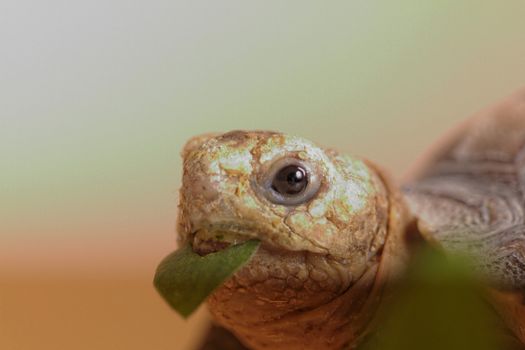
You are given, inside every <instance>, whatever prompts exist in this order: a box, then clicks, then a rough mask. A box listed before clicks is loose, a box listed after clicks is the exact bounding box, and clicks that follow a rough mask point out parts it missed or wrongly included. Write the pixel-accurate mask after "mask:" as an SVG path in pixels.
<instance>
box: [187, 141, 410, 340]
mask: <svg viewBox="0 0 525 350" xmlns="http://www.w3.org/2000/svg"><path fill="white" fill-rule="evenodd" d="M183 158H184V172H183V184H182V189H181V191H180V211H179V220H178V234H179V239H180V240H181V241H183V242H189V243H190V244H191V245H192V247H193V250H194V251H196V252H197V253H199V254H207V253H210V252H213V251H217V250H219V249H223V248H224V247H226V246H228V245H230V244H236V243H239V242H242V241H245V240H248V239H253V238H255V239H258V240H260V241H261V245H260V248H259V250H258V252H257V253H256V255H255V256H254V258H253V259H252V260H251V261H250V262H249V263H248V264H247V265H246V266H245V267H243V268H242V269H241V270H240V271H238V272H237V273H236V274H235V275H234V276H233V278H231V279H230V280H229V281H227V282H226V283H225V284H224V285H223V286H222V287H220V288H219V289H218V290H216V291H215V292H214V293H213V294H212V295H211V297H210V298H209V300H208V305H209V307H210V310H211V313H212V315H213V316H214V318H215V319H216V320H217V321H218V322H219V323H220V324H222V325H223V326H225V327H226V328H229V329H232V330H233V331H234V332H235V333H236V334H237V335H238V337H239V338H240V339H241V340H243V342H245V343H246V344H249V345H250V346H251V347H253V348H265V347H270V348H273V349H279V348H286V349H293V348H301V349H307V348H320V347H321V348H322V347H330V348H332V347H338V346H342V345H344V344H345V343H348V342H351V341H353V340H355V338H356V337H358V336H359V335H360V334H361V333H362V332H363V327H364V325H365V324H366V322H365V321H363V320H364V319H365V318H367V317H368V316H365V315H368V311H365V309H367V305H368V304H369V302H370V300H371V299H373V297H372V295H373V294H374V293H371V291H372V289H374V288H377V285H378V283H375V282H376V280H377V279H378V276H379V274H378V270H380V269H381V266H382V264H381V262H382V260H384V259H382V256H383V255H385V254H382V252H383V251H384V249H385V242H386V241H387V240H388V239H389V236H395V234H391V233H390V232H389V231H392V230H394V231H395V230H397V231H401V228H400V227H401V226H402V225H401V224H400V223H402V221H403V220H402V215H401V214H400V213H401V211H400V210H401V209H399V208H400V206H399V205H398V203H397V202H396V201H395V200H393V199H392V198H393V196H392V192H391V191H390V189H389V188H388V187H387V184H386V183H385V181H384V180H383V179H382V177H381V176H380V175H379V173H378V172H377V171H376V170H374V168H373V167H372V166H371V165H370V164H369V163H367V162H365V161H363V160H360V159H358V158H353V157H349V156H343V155H340V154H338V153H337V152H335V151H333V150H329V149H323V148H320V147H318V146H316V145H315V144H313V143H311V142H309V141H307V140H305V139H302V138H299V137H295V136H289V135H284V134H280V133H275V132H265V131H233V132H229V133H226V134H222V135H205V136H199V137H196V138H194V139H192V140H190V141H189V142H188V143H187V145H186V147H185V149H184V151H183ZM393 213H396V214H395V215H394V216H395V218H393V217H392V215H393ZM393 222H394V223H393ZM390 240H395V239H390ZM397 250H398V251H401V250H400V249H397ZM327 317H329V320H328V321H327V320H326V318H327ZM316 322H318V324H316ZM319 327H321V328H319ZM330 332H331V334H332V335H333V336H327V334H330ZM320 334H322V335H323V336H320ZM284 335H286V336H284Z"/></svg>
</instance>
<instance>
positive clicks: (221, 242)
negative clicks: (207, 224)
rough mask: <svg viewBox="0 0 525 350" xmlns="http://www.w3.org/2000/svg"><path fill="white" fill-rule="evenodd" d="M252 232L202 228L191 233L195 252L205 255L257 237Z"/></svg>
mask: <svg viewBox="0 0 525 350" xmlns="http://www.w3.org/2000/svg"><path fill="white" fill-rule="evenodd" d="M257 236H258V235H257V234H254V233H251V232H236V231H232V230H225V229H221V228H213V227H211V228H202V229H199V230H196V231H194V232H193V233H191V235H190V244H191V246H192V249H193V251H194V252H195V253H197V254H199V255H201V256H204V255H207V254H210V253H215V252H218V251H220V250H223V249H226V248H228V247H229V246H232V245H237V244H240V243H243V242H246V241H247V240H250V239H253V238H255V237H257Z"/></svg>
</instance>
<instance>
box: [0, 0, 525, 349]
mask: <svg viewBox="0 0 525 350" xmlns="http://www.w3.org/2000/svg"><path fill="white" fill-rule="evenodd" d="M524 11H525V2H523V0H507V1H504V2H495V1H484V0H481V1H480V0H477V1H461V2H458V1H452V0H445V1H414V0H412V1H398V2H392V1H331V2H320V1H305V0H303V1H286V2H282V1H259V2H246V1H240V0H237V1H230V0H224V1H159V0H156V1H148V2H136V1H123V0H122V1H120V0H110V1H100V0H94V1H88V2H86V1H83V2H77V1H57V0H48V1H45V2H43V1H26V0H16V1H15V0H3V1H1V2H0V162H1V165H0V348H1V349H7V350H11V349H17V350H18V349H20V350H26V349H190V348H191V347H192V345H194V344H195V342H196V341H197V339H198V338H199V336H200V333H201V332H202V330H203V327H204V326H203V325H204V323H205V320H204V319H205V318H206V314H205V311H204V310H200V311H199V312H198V313H197V314H196V315H195V316H193V317H192V318H191V319H190V320H189V321H183V320H182V319H181V318H180V317H179V316H178V315H176V314H175V313H174V312H172V311H171V310H170V309H169V308H168V307H167V306H166V305H165V304H164V302H163V301H162V300H161V299H160V297H159V296H158V295H157V294H156V292H155V291H154V289H153V287H152V278H153V273H154V270H155V267H156V265H157V263H158V262H159V261H160V260H161V259H162V258H163V257H164V256H165V255H167V254H168V253H169V252H170V251H172V250H173V249H174V248H175V234H174V227H175V214H176V208H177V190H178V186H179V182H180V175H181V164H180V157H179V152H180V150H181V147H182V146H183V144H184V142H185V140H187V139H188V138H190V137H191V136H192V135H195V134H199V133H203V132H208V131H227V130H231V129H243V128H248V129H255V128H256V129H273V130H280V131H284V132H288V133H293V134H298V135H302V136H305V137H307V138H310V139H312V140H315V141H317V142H318V143H320V144H322V145H327V146H332V147H336V148H338V149H340V150H342V151H345V152H349V153H353V154H358V155H363V156H366V157H368V158H369V159H371V160H373V161H375V162H377V163H379V164H381V165H382V166H383V167H385V168H386V169H388V170H389V171H390V172H391V173H392V174H393V175H394V176H395V177H397V178H400V177H401V176H402V175H403V173H404V172H405V171H406V169H407V168H408V167H409V165H410V164H411V163H412V162H413V161H414V159H415V158H416V157H417V156H418V154H420V152H421V151H422V150H424V149H425V147H427V146H428V145H429V144H431V142H432V141H433V140H434V139H436V138H437V137H438V136H439V135H441V134H442V133H444V132H445V131H446V130H447V129H449V128H450V127H452V126H453V125H454V124H455V123H457V122H458V121H460V120H462V119H463V118H464V117H466V116H468V115H470V114H472V112H475V111H477V110H479V109H481V108H483V107H484V106H486V105H488V104H492V103H494V102H496V101H497V100H499V99H500V98H502V97H504V96H506V95H508V94H509V93H510V92H512V91H513V90H515V89H516V88H518V87H520V86H523V85H525V45H523V43H524V42H525V22H524V21H523V14H524V13H525V12H524Z"/></svg>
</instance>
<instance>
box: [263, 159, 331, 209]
mask: <svg viewBox="0 0 525 350" xmlns="http://www.w3.org/2000/svg"><path fill="white" fill-rule="evenodd" d="M315 170H316V169H315V168H314V167H312V166H311V165H310V164H309V163H307V162H305V161H302V160H299V159H295V158H283V159H280V160H278V161H276V162H275V163H273V164H272V165H271V166H270V168H269V169H268V171H266V172H265V173H264V175H263V177H262V181H261V182H260V185H261V186H260V189H261V190H262V192H263V194H264V196H265V197H266V198H267V199H268V200H270V201H271V202H273V203H275V204H281V205H287V206H292V205H299V204H303V203H305V202H307V201H309V200H310V199H311V198H312V197H313V196H314V195H315V194H316V193H317V191H318V190H319V187H320V183H321V181H320V177H319V175H318V174H317V172H316V171H315Z"/></svg>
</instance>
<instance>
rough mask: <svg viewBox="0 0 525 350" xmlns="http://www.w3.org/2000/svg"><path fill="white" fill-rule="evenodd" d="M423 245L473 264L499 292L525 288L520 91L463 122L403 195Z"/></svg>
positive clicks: (524, 138) (523, 106)
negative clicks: (428, 243) (426, 242)
mask: <svg viewBox="0 0 525 350" xmlns="http://www.w3.org/2000/svg"><path fill="white" fill-rule="evenodd" d="M404 192H405V194H406V198H407V202H408V204H409V207H410V209H411V211H412V212H413V214H414V215H415V216H416V217H417V219H418V227H419V230H420V231H421V233H422V234H423V235H424V237H425V238H426V239H428V240H430V241H432V242H435V243H437V244H439V245H440V246H442V247H443V248H444V249H445V250H446V251H448V252H451V251H452V252H453V251H461V252H466V253H467V254H469V255H472V256H474V257H475V259H474V260H473V261H475V262H476V266H475V267H476V269H477V270H478V271H479V272H480V273H482V274H484V275H485V276H486V277H488V278H490V279H491V280H492V282H493V283H495V284H497V285H498V286H501V285H504V286H507V287H523V286H524V285H525V217H524V211H525V89H524V90H521V91H519V92H517V93H516V94H514V95H513V96H511V97H510V98H509V99H507V100H506V101H504V102H503V103H501V104H499V105H497V106H495V107H493V108H490V109H488V110H485V111H483V112H481V113H478V115H475V116H474V117H473V118H471V119H469V120H467V122H465V123H464V124H463V125H461V126H460V127H459V128H457V129H456V130H454V131H452V132H451V135H450V136H449V137H448V138H446V139H444V140H443V141H442V142H440V143H438V144H437V146H436V147H434V148H433V149H431V150H430V151H429V152H428V153H427V154H426V155H425V156H424V157H423V159H422V161H421V162H420V164H419V166H418V168H416V170H415V171H414V172H413V174H412V176H411V179H410V180H409V181H408V183H407V185H406V186H405V188H404Z"/></svg>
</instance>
